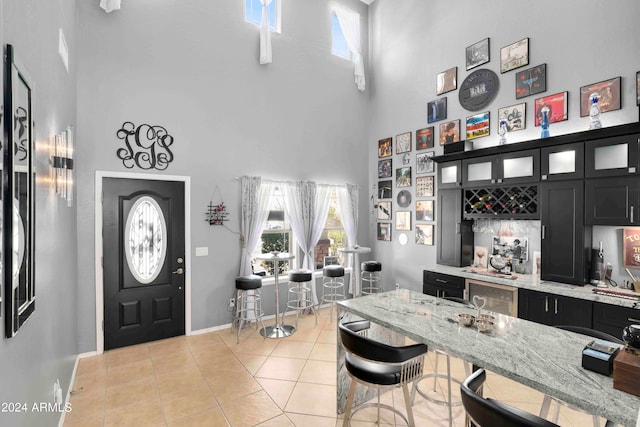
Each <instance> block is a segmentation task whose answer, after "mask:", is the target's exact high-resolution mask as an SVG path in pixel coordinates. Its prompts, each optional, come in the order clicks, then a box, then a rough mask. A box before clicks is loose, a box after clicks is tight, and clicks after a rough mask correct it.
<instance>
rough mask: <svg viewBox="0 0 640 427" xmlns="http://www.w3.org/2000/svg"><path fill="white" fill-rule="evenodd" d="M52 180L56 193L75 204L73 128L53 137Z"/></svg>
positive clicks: (70, 203)
mask: <svg viewBox="0 0 640 427" xmlns="http://www.w3.org/2000/svg"><path fill="white" fill-rule="evenodd" d="M51 174H52V177H51V181H52V182H53V184H54V187H55V190H56V194H57V195H59V196H60V197H62V198H63V199H65V200H66V201H67V206H71V205H72V204H73V129H72V127H71V126H69V127H68V128H67V129H66V130H64V131H63V132H61V133H59V134H58V135H55V136H54V137H53V144H52V147H51Z"/></svg>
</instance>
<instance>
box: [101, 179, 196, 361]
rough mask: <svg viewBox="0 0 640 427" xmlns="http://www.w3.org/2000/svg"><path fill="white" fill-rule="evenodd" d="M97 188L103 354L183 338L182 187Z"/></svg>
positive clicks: (131, 182) (128, 182) (145, 183)
mask: <svg viewBox="0 0 640 427" xmlns="http://www.w3.org/2000/svg"><path fill="white" fill-rule="evenodd" d="M102 188H103V200H102V218H103V225H102V239H103V278H104V281H103V283H104V348H105V350H109V349H113V348H118V347H123V346H129V345H134V344H138V343H143V342H147V341H154V340H159V339H163V338H169V337H173V336H177V335H183V334H184V333H185V322H184V318H185V314H184V302H185V301H184V286H185V282H184V280H185V279H184V278H185V276H184V268H185V259H184V253H185V247H184V232H185V227H184V183H183V182H174V181H154V180H138V179H121V178H104V180H103V186H102Z"/></svg>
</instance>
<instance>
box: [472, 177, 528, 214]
mask: <svg viewBox="0 0 640 427" xmlns="http://www.w3.org/2000/svg"><path fill="white" fill-rule="evenodd" d="M496 217H502V218H520V219H537V218H540V213H539V212H538V186H537V185H528V186H519V187H516V186H514V187H494V188H467V189H465V190H464V218H465V219H477V218H496Z"/></svg>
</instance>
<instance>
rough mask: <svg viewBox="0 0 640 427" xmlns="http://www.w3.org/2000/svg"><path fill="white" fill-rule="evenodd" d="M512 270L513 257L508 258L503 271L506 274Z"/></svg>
mask: <svg viewBox="0 0 640 427" xmlns="http://www.w3.org/2000/svg"><path fill="white" fill-rule="evenodd" d="M512 271H513V265H512V264H511V258H507V263H506V264H505V266H504V269H503V270H502V272H503V273H504V274H511V272H512Z"/></svg>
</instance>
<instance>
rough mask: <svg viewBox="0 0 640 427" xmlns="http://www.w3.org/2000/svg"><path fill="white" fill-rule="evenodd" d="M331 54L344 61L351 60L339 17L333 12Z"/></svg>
mask: <svg viewBox="0 0 640 427" xmlns="http://www.w3.org/2000/svg"><path fill="white" fill-rule="evenodd" d="M331 53H332V54H333V55H335V56H339V57H341V58H344V59H348V60H349V61H350V60H351V51H350V50H349V46H347V41H346V40H345V38H344V33H343V32H342V28H341V27H340V23H339V22H338V16H337V15H336V13H335V12H333V11H332V12H331Z"/></svg>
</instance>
